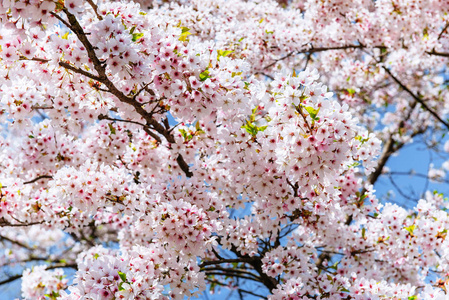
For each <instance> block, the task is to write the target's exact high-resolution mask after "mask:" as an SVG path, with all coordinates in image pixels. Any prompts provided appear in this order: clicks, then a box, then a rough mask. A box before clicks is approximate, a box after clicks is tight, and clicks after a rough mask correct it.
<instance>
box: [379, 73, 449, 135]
mask: <svg viewBox="0 0 449 300" xmlns="http://www.w3.org/2000/svg"><path fill="white" fill-rule="evenodd" d="M382 68H383V69H384V70H385V72H387V73H388V75H390V77H391V78H393V80H394V81H395V82H396V83H397V84H398V85H399V86H400V87H401V88H402V89H403V90H404V91H406V92H407V93H408V94H409V95H410V96H412V98H413V99H415V100H416V102H418V103H419V104H421V106H422V107H423V108H424V109H425V110H427V111H428V112H429V113H430V114H431V115H432V116H434V117H435V118H436V119H437V120H438V121H440V122H441V123H442V124H444V126H446V128H448V129H449V123H447V122H446V121H444V120H443V119H441V117H440V116H439V115H438V114H437V113H436V112H434V111H433V110H432V109H431V108H430V107H429V106H427V104H426V103H425V102H424V101H423V100H422V99H421V98H420V97H418V96H417V95H415V94H414V93H413V92H412V91H411V90H410V89H409V88H408V87H406V86H405V85H404V84H403V83H402V82H401V81H399V79H398V78H396V76H394V75H393V74H392V73H391V71H390V70H389V69H388V68H386V67H384V66H382Z"/></svg>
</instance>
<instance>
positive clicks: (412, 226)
mask: <svg viewBox="0 0 449 300" xmlns="http://www.w3.org/2000/svg"><path fill="white" fill-rule="evenodd" d="M415 228H416V225H411V226H408V227H405V228H404V229H405V230H407V231H408V232H410V234H413V230H415Z"/></svg>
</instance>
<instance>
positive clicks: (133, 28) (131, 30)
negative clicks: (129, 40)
mask: <svg viewBox="0 0 449 300" xmlns="http://www.w3.org/2000/svg"><path fill="white" fill-rule="evenodd" d="M134 30H136V25H134V26H133V27H132V28H131V29H130V30H129V33H130V34H133V33H134Z"/></svg>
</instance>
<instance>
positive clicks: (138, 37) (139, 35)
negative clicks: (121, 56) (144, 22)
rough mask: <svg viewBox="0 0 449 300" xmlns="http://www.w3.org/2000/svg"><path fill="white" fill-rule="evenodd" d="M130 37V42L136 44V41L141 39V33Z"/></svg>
mask: <svg viewBox="0 0 449 300" xmlns="http://www.w3.org/2000/svg"><path fill="white" fill-rule="evenodd" d="M132 36H133V38H132V41H133V42H136V41H137V40H138V39H140V38H142V37H143V33H141V32H138V33H133V34H132Z"/></svg>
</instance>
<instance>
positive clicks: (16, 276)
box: [0, 263, 77, 285]
mask: <svg viewBox="0 0 449 300" xmlns="http://www.w3.org/2000/svg"><path fill="white" fill-rule="evenodd" d="M58 268H72V269H75V270H76V269H77V264H76V263H70V264H68V263H55V264H53V265H50V266H47V267H46V268H45V270H52V269H58ZM20 278H22V274H20V275H14V276H11V277H9V278H7V279H5V280H2V281H0V285H3V284H7V283H10V282H13V281H15V280H17V279H20Z"/></svg>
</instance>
